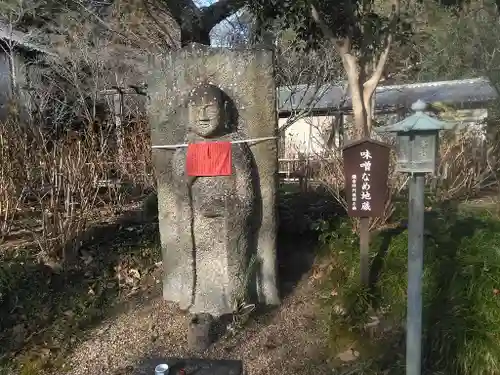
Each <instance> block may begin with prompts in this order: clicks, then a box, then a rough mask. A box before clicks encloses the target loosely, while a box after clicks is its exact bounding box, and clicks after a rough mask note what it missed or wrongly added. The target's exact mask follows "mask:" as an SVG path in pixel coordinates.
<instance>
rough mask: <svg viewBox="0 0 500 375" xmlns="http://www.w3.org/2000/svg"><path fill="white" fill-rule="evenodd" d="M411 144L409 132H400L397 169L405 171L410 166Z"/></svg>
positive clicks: (397, 147)
mask: <svg viewBox="0 0 500 375" xmlns="http://www.w3.org/2000/svg"><path fill="white" fill-rule="evenodd" d="M410 146H411V145H410V136H409V135H408V134H398V135H397V136H396V153H397V169H398V170H400V171H404V170H406V169H407V168H409V166H410V162H411V147H410Z"/></svg>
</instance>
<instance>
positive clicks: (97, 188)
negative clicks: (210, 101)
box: [0, 121, 154, 263]
mask: <svg viewBox="0 0 500 375" xmlns="http://www.w3.org/2000/svg"><path fill="white" fill-rule="evenodd" d="M127 129H128V131H127V132H126V134H125V137H124V138H125V139H124V140H125V145H124V162H123V163H122V164H120V163H118V161H117V160H116V155H117V152H116V147H115V146H114V145H113V133H109V135H108V136H107V137H105V138H103V137H102V134H98V133H92V132H82V133H74V132H73V133H67V134H65V135H64V136H63V137H61V138H59V139H54V137H50V136H49V135H48V134H44V133H43V132H42V131H41V130H38V129H33V128H32V129H29V128H27V127H25V126H23V125H21V124H19V123H17V122H14V121H10V122H6V123H3V124H1V125H0V145H1V148H0V153H1V155H0V218H1V219H0V241H1V242H0V244H1V243H5V242H8V241H9V240H13V239H14V238H15V237H19V235H21V236H22V237H23V239H24V240H27V241H29V242H34V243H36V244H37V247H38V251H39V255H40V256H41V257H43V258H44V259H46V258H47V259H48V258H50V259H51V260H52V261H56V262H62V263H64V262H67V261H71V260H72V258H74V257H75V255H76V252H77V250H78V246H79V243H80V242H81V240H82V238H81V236H82V235H83V234H84V233H85V232H86V230H87V229H88V227H89V222H90V221H92V220H93V219H95V218H96V215H99V212H100V211H106V209H107V208H108V209H109V208H113V209H114V210H117V209H119V208H120V206H121V205H122V204H124V203H126V202H127V201H130V199H133V198H134V197H138V196H141V194H142V193H143V192H145V191H149V190H151V189H153V188H154V181H153V173H152V168H151V154H150V147H149V134H148V128H147V124H146V123H136V124H130V126H129V127H128V128H127Z"/></svg>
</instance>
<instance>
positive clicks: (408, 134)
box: [375, 100, 447, 174]
mask: <svg viewBox="0 0 500 375" xmlns="http://www.w3.org/2000/svg"><path fill="white" fill-rule="evenodd" d="M426 106H427V105H426V104H425V103H424V102H423V101H421V100H418V101H417V102H415V103H413V105H412V106H411V109H412V110H413V111H414V112H415V113H414V114H413V115H411V116H410V117H407V118H406V119H404V120H403V121H400V122H398V123H396V124H394V125H388V126H382V127H378V128H376V129H375V131H376V132H379V133H396V153H397V162H396V171H398V172H407V173H432V174H434V173H435V171H436V164H437V160H438V150H439V131H440V130H443V129H445V128H447V124H446V123H445V122H442V121H439V120H437V119H435V118H433V117H431V116H429V115H427V114H425V113H424V110H425V108H426Z"/></svg>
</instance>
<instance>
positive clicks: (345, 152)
mask: <svg viewBox="0 0 500 375" xmlns="http://www.w3.org/2000/svg"><path fill="white" fill-rule="evenodd" d="M389 155H390V147H389V146H388V145H387V144H385V143H382V142H379V141H376V140H373V139H369V138H367V139H362V140H359V141H355V142H352V143H351V144H348V145H347V146H345V147H344V148H343V149H342V157H343V159H344V176H346V181H345V182H346V190H345V193H346V201H347V204H348V206H347V212H348V214H349V216H353V217H375V216H382V215H383V213H384V210H385V202H386V194H387V178H388V172H389ZM372 176H373V178H372Z"/></svg>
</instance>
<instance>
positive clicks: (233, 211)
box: [164, 84, 258, 317]
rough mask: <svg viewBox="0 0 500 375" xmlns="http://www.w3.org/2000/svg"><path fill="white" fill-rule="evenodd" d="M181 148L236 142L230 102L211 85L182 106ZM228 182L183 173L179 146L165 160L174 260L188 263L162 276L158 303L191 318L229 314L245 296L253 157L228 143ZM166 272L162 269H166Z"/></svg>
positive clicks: (251, 242)
mask: <svg viewBox="0 0 500 375" xmlns="http://www.w3.org/2000/svg"><path fill="white" fill-rule="evenodd" d="M187 113H188V121H187V123H188V128H187V134H186V139H185V141H186V143H188V144H191V143H197V142H210V141H234V140H237V139H241V137H240V136H239V135H238V132H237V129H236V128H235V127H234V126H235V124H237V118H236V116H237V113H236V111H235V108H234V105H233V103H232V101H231V99H230V98H229V97H228V96H227V95H226V94H225V93H224V92H223V91H222V90H221V89H220V88H218V87H217V86H215V85H211V84H202V85H199V86H198V87H196V88H195V89H193V90H192V91H191V93H190V95H189V97H188V102H187ZM231 147H232V174H231V175H230V176H213V177H195V176H188V175H187V173H186V154H187V149H186V148H180V149H178V150H177V151H176V153H175V155H174V158H173V159H172V168H173V178H174V181H173V185H174V187H175V197H176V210H175V211H176V212H175V213H174V217H175V225H174V228H172V231H176V233H177V239H178V246H179V249H178V251H180V253H179V254H180V255H181V258H183V259H188V258H189V259H190V260H191V261H190V262H189V263H188V264H185V265H184V266H183V267H179V265H177V266H176V267H174V268H175V269H174V270H173V271H172V275H170V276H169V275H168V274H167V275H166V278H167V281H166V284H165V286H164V297H165V299H167V300H171V301H176V302H180V307H181V308H182V309H185V310H189V312H191V313H193V314H199V313H208V314H211V315H212V316H214V317H219V316H221V315H224V314H229V313H232V312H233V311H234V309H235V301H236V299H238V298H239V297H242V296H243V294H245V293H246V288H245V287H246V286H245V285H244V281H245V279H246V278H247V276H248V275H247V273H248V272H250V271H249V270H247V265H248V261H249V259H250V257H251V255H252V254H253V253H254V252H255V249H256V234H255V229H254V228H255V220H254V219H255V217H256V212H255V200H256V198H257V196H258V195H257V194H258V187H257V186H258V184H257V183H256V182H257V181H256V179H255V176H254V173H255V168H254V161H253V156H252V153H251V151H250V149H249V147H248V145H247V144H245V143H238V144H232V146H231ZM167 267H168V265H167Z"/></svg>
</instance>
